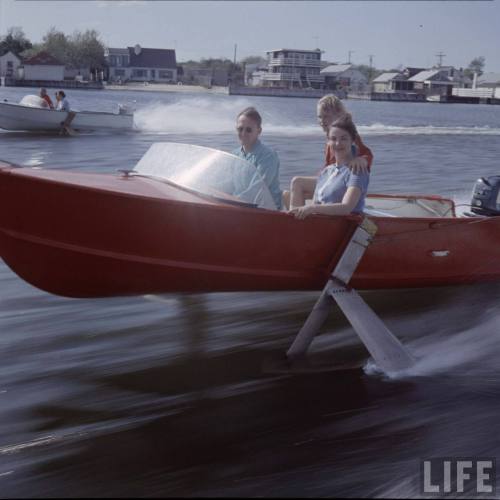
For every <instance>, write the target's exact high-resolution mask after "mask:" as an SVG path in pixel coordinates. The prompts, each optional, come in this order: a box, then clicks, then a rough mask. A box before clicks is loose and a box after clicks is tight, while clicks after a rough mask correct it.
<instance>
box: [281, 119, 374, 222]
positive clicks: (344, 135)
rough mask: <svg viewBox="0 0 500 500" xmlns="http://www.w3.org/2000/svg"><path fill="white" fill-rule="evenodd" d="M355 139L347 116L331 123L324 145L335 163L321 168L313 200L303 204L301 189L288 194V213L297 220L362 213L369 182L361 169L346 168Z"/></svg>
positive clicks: (351, 155) (352, 125)
mask: <svg viewBox="0 0 500 500" xmlns="http://www.w3.org/2000/svg"><path fill="white" fill-rule="evenodd" d="M356 137H358V132H357V130H356V126H355V125H354V123H353V122H352V120H351V118H350V116H348V115H344V116H343V117H341V118H339V119H337V120H335V121H334V122H333V123H332V124H331V126H330V128H329V129H328V142H329V146H330V147H331V148H332V150H333V152H334V154H335V163H332V164H331V165H328V166H327V167H325V168H324V169H323V171H322V172H321V174H320V175H319V177H318V178H317V179H316V182H315V189H314V195H313V200H312V203H311V204H310V205H306V204H305V199H304V194H303V190H302V189H294V184H293V182H292V186H291V189H290V191H291V193H290V211H291V212H292V213H294V214H295V217H297V218H298V219H304V218H306V217H308V216H309V215H311V214H324V215H346V214H350V213H360V212H362V211H363V208H364V204H365V197H366V194H367V191H368V183H369V180H370V174H369V172H368V171H367V170H366V169H364V170H361V171H358V172H357V173H354V171H353V170H351V169H350V168H349V165H350V162H351V161H352V159H353V144H354V142H355V140H356Z"/></svg>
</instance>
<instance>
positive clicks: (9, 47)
mask: <svg viewBox="0 0 500 500" xmlns="http://www.w3.org/2000/svg"><path fill="white" fill-rule="evenodd" d="M32 46H33V44H32V43H31V42H30V41H29V40H28V39H27V38H26V36H25V34H24V31H23V30H22V28H19V27H18V26H13V27H11V28H9V29H8V30H7V35H6V36H5V37H3V38H0V56H3V55H4V54H6V53H7V52H9V51H12V52H14V53H15V54H21V52H24V51H25V50H27V49H30V48H31V47H32Z"/></svg>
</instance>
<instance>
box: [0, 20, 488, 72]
mask: <svg viewBox="0 0 500 500" xmlns="http://www.w3.org/2000/svg"><path fill="white" fill-rule="evenodd" d="M104 49H105V45H104V43H103V42H102V40H101V36H100V34H99V32H97V31H96V30H86V31H84V32H81V31H75V32H74V33H73V34H72V35H66V34H64V33H63V32H62V31H59V30H57V29H56V28H50V30H49V31H48V32H47V33H46V34H45V35H44V37H43V39H42V41H41V42H40V43H32V42H31V41H30V40H29V39H28V38H27V37H26V35H25V34H24V31H23V30H22V28H19V27H11V28H9V29H8V30H7V35H5V36H4V37H1V38H0V56H2V55H4V54H5V53H7V52H9V51H12V52H14V53H15V54H18V55H20V56H22V57H26V58H27V57H31V56H34V55H36V54H38V53H39V52H42V51H46V52H48V53H49V54H51V55H52V56H54V57H55V58H56V59H58V60H59V61H61V63H63V64H64V65H65V66H68V67H73V68H81V67H89V68H90V69H91V70H94V69H97V70H101V69H103V68H104V67H105V66H106V61H105V58H104ZM266 62H267V60H266V59H265V58H263V57H261V56H249V57H246V58H244V59H242V60H241V61H238V62H234V61H231V60H230V59H227V58H208V59H201V60H200V61H193V60H190V61H186V62H184V63H181V64H182V65H183V66H184V67H191V68H207V69H214V70H217V69H225V70H226V71H227V73H228V74H230V75H237V74H239V75H241V74H242V72H243V70H244V67H245V65H246V64H252V63H262V64H266ZM484 66H485V58H484V57H483V56H479V57H475V58H474V59H473V60H472V61H471V62H470V64H469V65H468V66H467V68H465V70H464V73H465V74H466V75H467V76H469V77H472V76H473V74H474V73H477V74H478V75H481V74H482V73H483V71H484ZM353 67H354V68H356V69H358V70H359V71H360V72H361V73H363V74H364V75H365V76H366V77H367V79H368V80H369V81H371V80H373V79H374V78H376V77H377V76H379V75H380V74H382V73H384V72H385V71H386V70H381V69H376V68H374V67H372V66H368V65H364V64H360V65H353ZM392 71H398V70H392Z"/></svg>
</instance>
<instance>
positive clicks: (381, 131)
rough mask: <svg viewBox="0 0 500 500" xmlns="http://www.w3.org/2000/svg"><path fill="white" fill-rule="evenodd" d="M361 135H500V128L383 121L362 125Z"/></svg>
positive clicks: (359, 127)
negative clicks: (410, 124)
mask: <svg viewBox="0 0 500 500" xmlns="http://www.w3.org/2000/svg"><path fill="white" fill-rule="evenodd" d="M358 130H359V132H360V134H361V135H363V136H364V135H367V136H370V135H372V136H373V135H500V128H494V127H493V128H492V127H488V126H484V127H436V126H433V125H415V126H394V125H385V124H383V123H374V124H372V125H360V126H358Z"/></svg>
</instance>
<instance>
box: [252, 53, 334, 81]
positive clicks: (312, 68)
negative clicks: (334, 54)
mask: <svg viewBox="0 0 500 500" xmlns="http://www.w3.org/2000/svg"><path fill="white" fill-rule="evenodd" d="M267 59H268V63H267V67H268V72H267V74H262V75H261V79H262V82H263V83H264V85H266V86H270V87H282V88H283V87H285V88H292V87H299V88H311V87H312V88H321V87H322V85H323V82H324V76H323V75H321V74H320V71H321V66H322V65H321V50H320V49H316V50H298V49H275V50H269V51H267Z"/></svg>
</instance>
